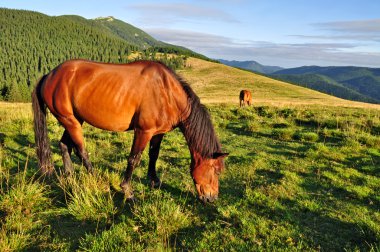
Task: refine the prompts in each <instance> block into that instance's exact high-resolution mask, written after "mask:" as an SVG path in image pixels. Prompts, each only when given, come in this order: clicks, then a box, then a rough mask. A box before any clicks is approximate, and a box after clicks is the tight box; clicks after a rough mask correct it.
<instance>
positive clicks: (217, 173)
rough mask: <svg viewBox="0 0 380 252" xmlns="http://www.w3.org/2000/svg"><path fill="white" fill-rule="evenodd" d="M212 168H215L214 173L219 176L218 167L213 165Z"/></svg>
mask: <svg viewBox="0 0 380 252" xmlns="http://www.w3.org/2000/svg"><path fill="white" fill-rule="evenodd" d="M214 169H215V174H216V175H218V176H219V175H220V167H219V166H214Z"/></svg>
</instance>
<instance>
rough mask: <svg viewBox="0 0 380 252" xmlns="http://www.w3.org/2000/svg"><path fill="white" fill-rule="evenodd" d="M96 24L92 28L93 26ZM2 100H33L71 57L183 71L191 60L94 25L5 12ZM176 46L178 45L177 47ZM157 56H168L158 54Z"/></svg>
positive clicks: (0, 47)
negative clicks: (152, 63) (144, 62)
mask: <svg viewBox="0 0 380 252" xmlns="http://www.w3.org/2000/svg"><path fill="white" fill-rule="evenodd" d="M89 24H91V25H89ZM0 34H1V35H0V100H4V101H12V102H27V101H30V93H31V91H32V89H33V87H34V84H35V83H36V82H37V80H38V79H39V78H40V77H41V76H43V75H44V74H47V73H48V72H50V71H51V70H52V69H53V68H55V67H56V66H58V65H59V64H60V63H62V62H64V61H66V60H69V59H78V58H80V59H88V60H93V61H99V62H109V63H128V62H130V61H131V60H135V59H131V58H130V57H129V56H130V55H131V54H132V52H138V51H139V52H140V53H138V55H139V56H138V58H141V59H151V60H157V59H158V60H160V61H162V62H163V63H165V64H167V65H168V66H169V67H171V68H173V69H178V68H181V67H183V65H184V60H186V57H182V56H180V57H169V56H168V53H170V51H171V50H174V49H171V48H170V46H169V45H168V46H167V47H165V48H149V49H146V50H145V51H144V50H142V49H141V48H139V47H138V46H137V45H132V44H130V43H128V41H125V40H123V39H122V38H120V37H118V36H116V35H113V34H112V33H110V32H104V30H102V28H101V27H100V26H98V25H96V23H94V22H88V23H86V22H76V21H75V20H71V19H69V18H65V17H50V16H47V15H44V14H41V13H37V12H32V11H22V10H10V9H4V8H0ZM173 48H174V47H173ZM158 52H164V53H161V54H159V56H158V54H157V53H158Z"/></svg>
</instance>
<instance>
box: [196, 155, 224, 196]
mask: <svg viewBox="0 0 380 252" xmlns="http://www.w3.org/2000/svg"><path fill="white" fill-rule="evenodd" d="M227 155H228V153H215V154H214V155H213V157H212V158H199V159H198V160H194V161H193V162H192V164H191V176H192V177H193V180H194V184H195V187H196V189H197V192H198V196H199V199H200V200H202V201H203V202H205V203H206V202H213V201H214V200H216V199H217V198H218V193H219V174H220V173H221V172H222V171H223V169H224V160H223V159H224V158H225V157H226V156H227Z"/></svg>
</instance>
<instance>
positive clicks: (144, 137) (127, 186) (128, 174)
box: [120, 130, 152, 199]
mask: <svg viewBox="0 0 380 252" xmlns="http://www.w3.org/2000/svg"><path fill="white" fill-rule="evenodd" d="M151 138H152V133H150V132H147V131H142V130H135V135H134V138H133V144H132V149H131V153H130V154H129V157H128V165H127V170H126V171H125V173H124V179H123V181H122V182H121V184H120V187H121V189H122V190H123V192H124V194H125V197H126V198H127V199H133V198H134V195H133V189H132V185H131V178H132V173H133V170H134V169H135V167H136V166H138V164H139V163H140V160H141V154H142V152H143V151H144V149H145V146H146V145H147V143H148V142H149V141H150V139H151Z"/></svg>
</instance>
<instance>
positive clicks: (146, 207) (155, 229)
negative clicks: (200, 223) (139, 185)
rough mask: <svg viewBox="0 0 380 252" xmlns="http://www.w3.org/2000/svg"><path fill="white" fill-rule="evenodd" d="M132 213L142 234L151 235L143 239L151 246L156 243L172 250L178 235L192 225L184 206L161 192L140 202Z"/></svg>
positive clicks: (154, 193)
mask: <svg viewBox="0 0 380 252" xmlns="http://www.w3.org/2000/svg"><path fill="white" fill-rule="evenodd" d="M132 213H133V216H134V219H135V220H136V224H137V225H138V229H140V232H142V233H145V234H149V235H148V236H145V235H143V239H144V240H145V241H147V242H149V243H150V244H152V241H156V242H157V244H158V245H159V246H162V247H164V248H170V245H171V242H173V241H175V235H176V233H177V232H178V231H179V230H180V229H185V228H186V227H188V226H189V225H190V223H191V221H190V215H189V214H188V213H186V211H185V209H184V206H183V205H179V204H178V203H176V202H175V201H174V199H173V198H172V197H171V196H170V195H168V194H166V193H163V192H159V191H157V192H153V194H150V195H149V198H145V199H144V200H143V201H141V203H140V202H138V203H137V204H136V205H135V206H134V207H133V209H132ZM152 249H156V248H152Z"/></svg>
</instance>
